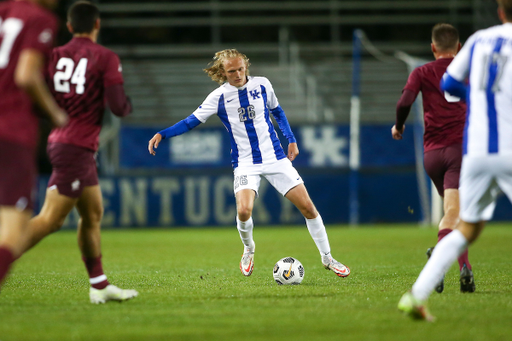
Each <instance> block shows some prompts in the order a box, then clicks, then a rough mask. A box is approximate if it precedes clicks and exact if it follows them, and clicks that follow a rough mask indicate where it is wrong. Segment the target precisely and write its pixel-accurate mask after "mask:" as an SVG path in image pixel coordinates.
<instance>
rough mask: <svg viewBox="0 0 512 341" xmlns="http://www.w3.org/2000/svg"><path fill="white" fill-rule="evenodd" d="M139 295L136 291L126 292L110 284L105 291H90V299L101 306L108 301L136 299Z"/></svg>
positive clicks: (92, 289) (93, 289)
mask: <svg viewBox="0 0 512 341" xmlns="http://www.w3.org/2000/svg"><path fill="white" fill-rule="evenodd" d="M138 294H139V293H138V292H137V291H136V290H130V289H128V290H124V289H121V288H118V287H116V286H115V285H112V284H109V285H107V286H106V287H105V288H104V289H95V288H92V287H91V289H90V290H89V298H90V299H91V303H94V304H100V303H105V302H108V301H126V300H129V299H130V298H134V297H136V296H137V295H138Z"/></svg>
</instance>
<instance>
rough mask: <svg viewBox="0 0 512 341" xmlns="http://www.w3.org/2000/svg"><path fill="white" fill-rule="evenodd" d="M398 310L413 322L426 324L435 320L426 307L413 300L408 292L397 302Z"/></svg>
mask: <svg viewBox="0 0 512 341" xmlns="http://www.w3.org/2000/svg"><path fill="white" fill-rule="evenodd" d="M398 310H400V311H402V312H403V313H404V314H406V315H407V316H409V317H411V318H413V319H415V320H425V321H428V322H434V320H435V317H434V316H432V315H430V313H429V311H428V309H427V306H426V305H425V304H424V303H423V302H421V301H419V300H417V299H416V298H414V296H413V295H412V293H411V292H410V291H408V292H406V293H405V294H404V295H403V296H402V298H401V299H400V302H398Z"/></svg>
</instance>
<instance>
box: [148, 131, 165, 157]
mask: <svg viewBox="0 0 512 341" xmlns="http://www.w3.org/2000/svg"><path fill="white" fill-rule="evenodd" d="M160 141H162V135H160V134H159V133H156V134H155V136H153V138H152V139H151V140H149V144H148V150H149V154H151V155H155V154H156V151H155V149H157V148H158V145H159V144H160Z"/></svg>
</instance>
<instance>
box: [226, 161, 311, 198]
mask: <svg viewBox="0 0 512 341" xmlns="http://www.w3.org/2000/svg"><path fill="white" fill-rule="evenodd" d="M262 176H264V177H265V178H266V179H267V180H268V182H270V184H271V185H272V186H273V187H274V188H275V189H276V190H277V191H278V192H279V193H281V195H283V196H285V195H286V193H288V191H289V190H291V189H292V188H294V187H295V186H297V185H300V184H302V183H304V181H303V180H302V178H301V177H300V175H299V173H298V172H297V170H296V169H295V168H294V167H293V165H292V162H291V161H290V160H288V159H287V158H284V159H281V160H278V161H276V162H273V163H269V164H256V165H241V166H238V167H237V168H235V170H234V177H235V179H234V184H233V190H234V192H235V195H236V193H237V192H238V191H241V190H242V189H252V190H253V191H254V192H256V196H258V189H259V188H260V181H261V177H262Z"/></svg>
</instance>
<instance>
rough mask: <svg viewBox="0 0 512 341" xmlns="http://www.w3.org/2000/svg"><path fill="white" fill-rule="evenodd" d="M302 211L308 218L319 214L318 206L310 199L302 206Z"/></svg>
mask: <svg viewBox="0 0 512 341" xmlns="http://www.w3.org/2000/svg"><path fill="white" fill-rule="evenodd" d="M300 211H301V213H302V215H303V216H304V217H306V218H307V219H313V218H315V217H316V216H318V211H317V210H316V207H315V205H314V204H313V202H312V201H308V202H307V203H305V204H304V205H303V206H302V207H300Z"/></svg>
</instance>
